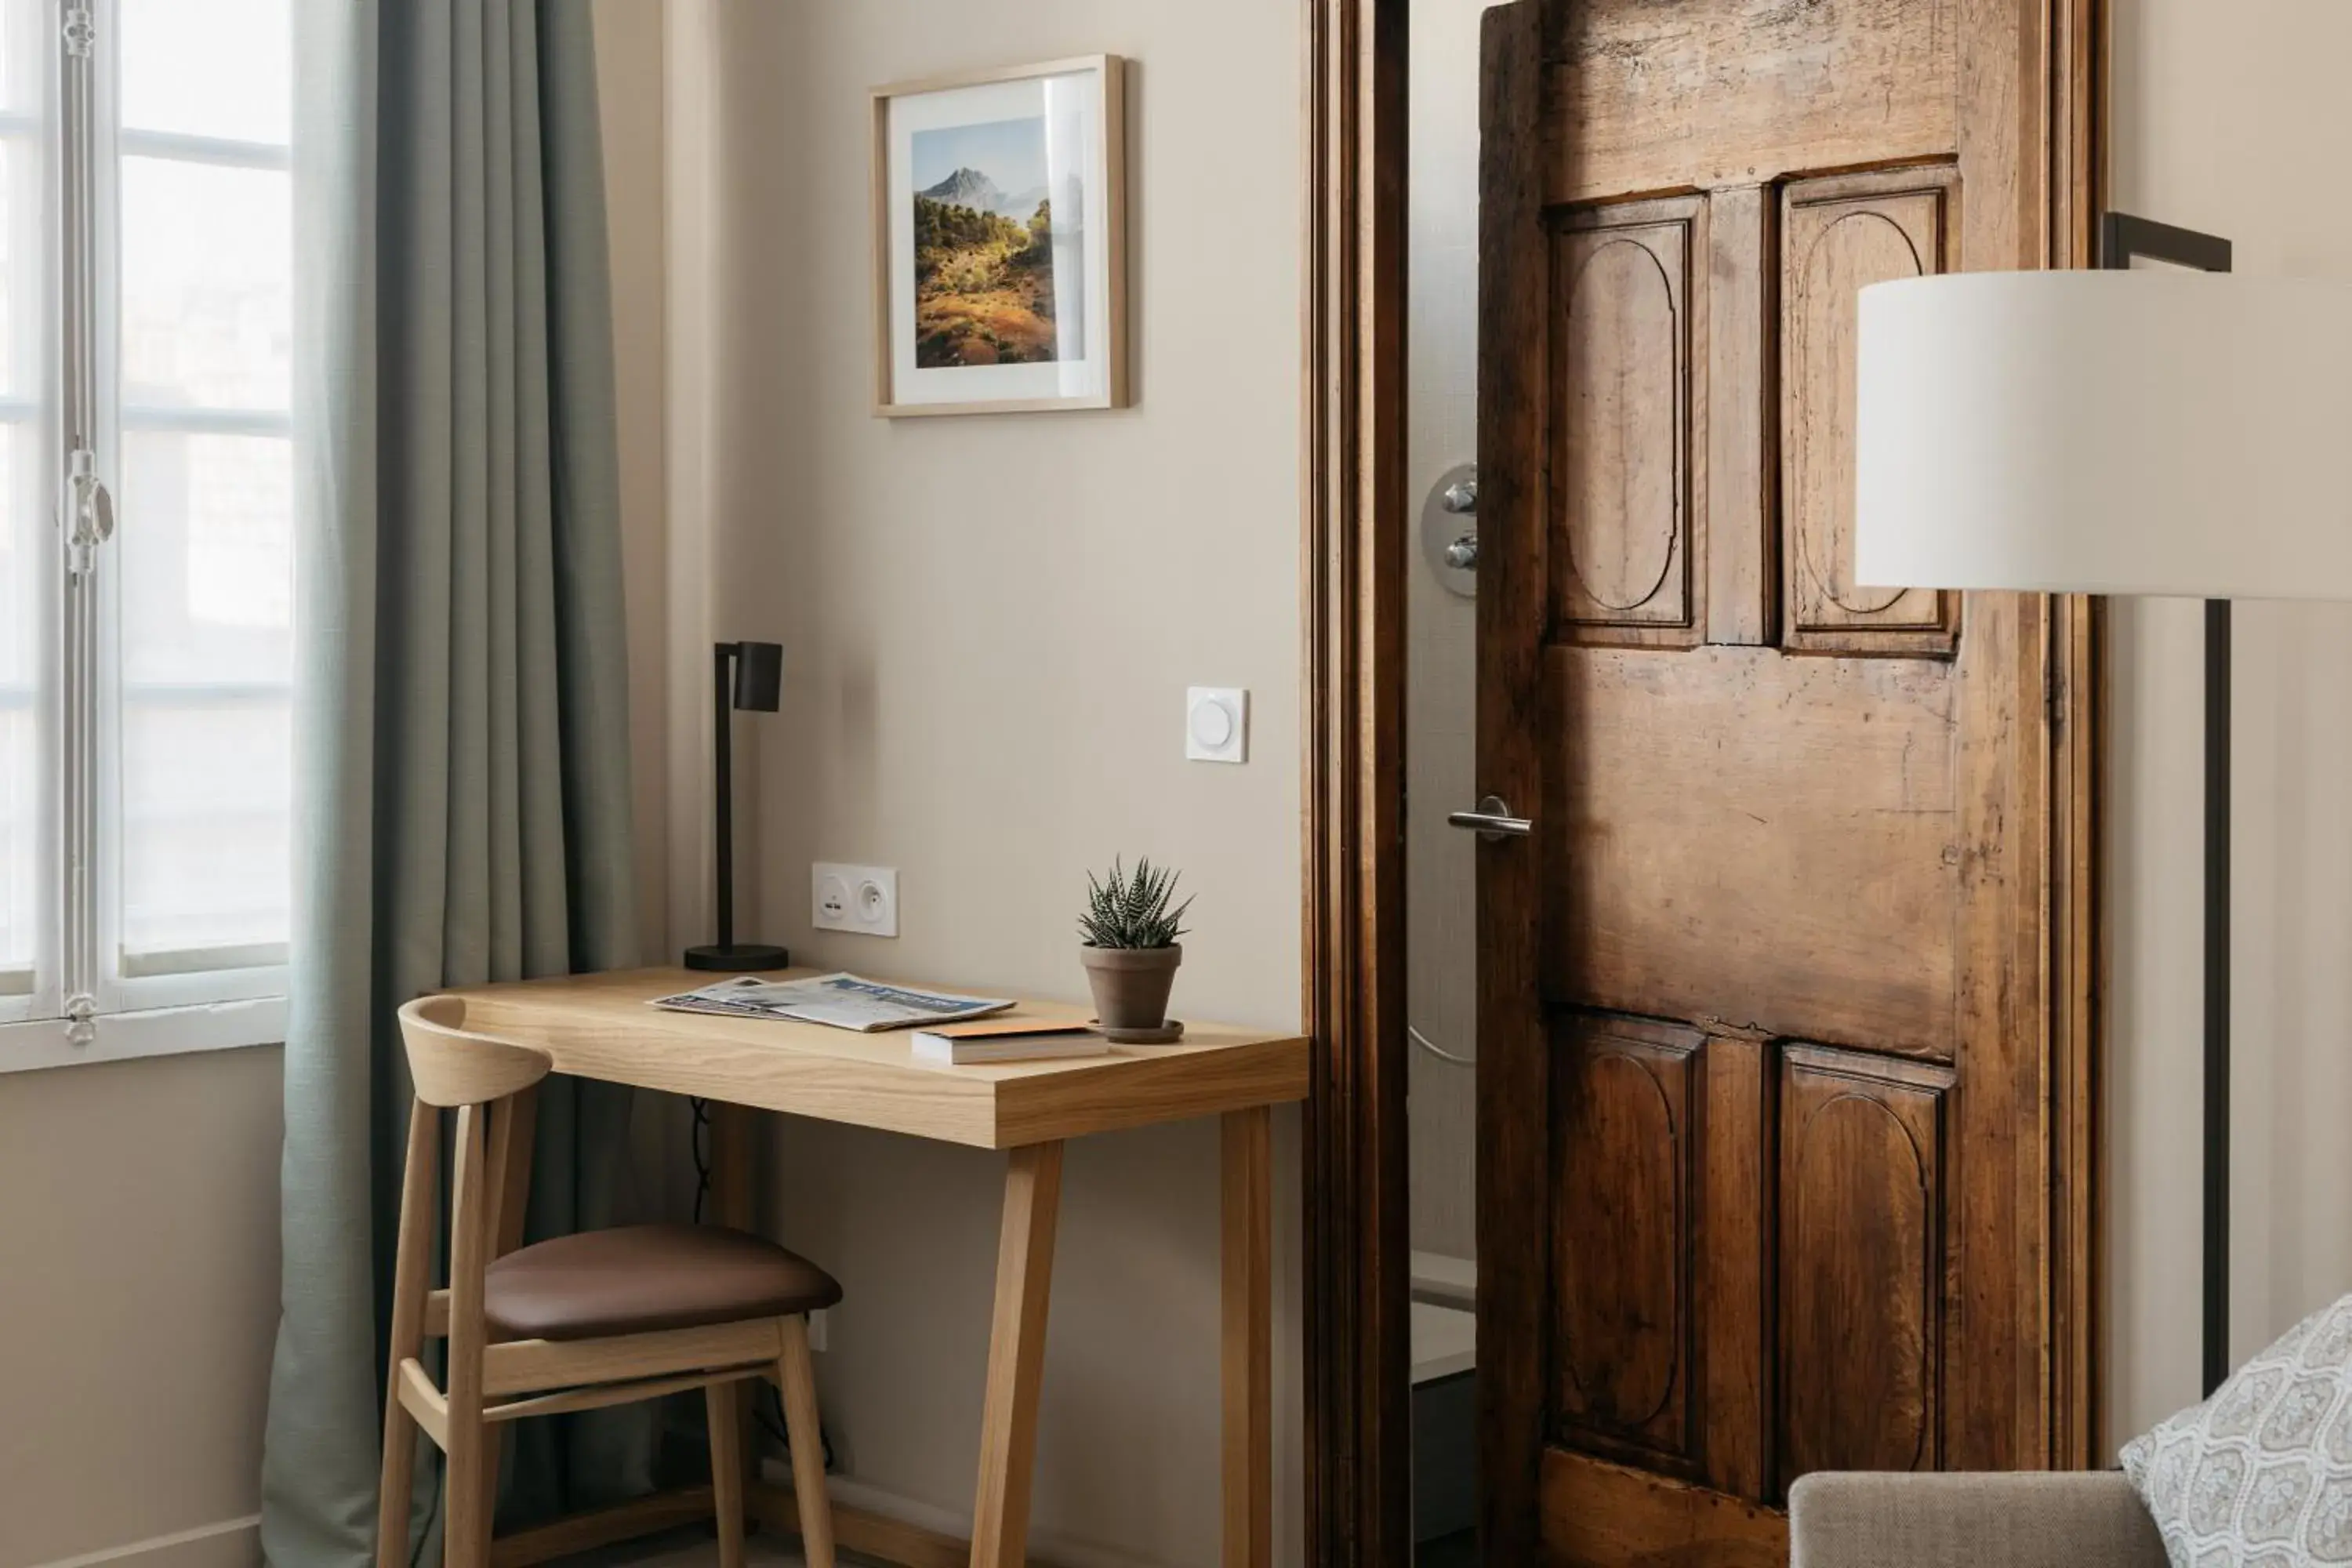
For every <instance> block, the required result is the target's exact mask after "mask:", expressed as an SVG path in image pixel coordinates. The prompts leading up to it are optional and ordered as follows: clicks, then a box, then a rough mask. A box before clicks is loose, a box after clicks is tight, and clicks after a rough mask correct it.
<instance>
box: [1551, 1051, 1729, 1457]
mask: <svg viewBox="0 0 2352 1568" xmlns="http://www.w3.org/2000/svg"><path fill="white" fill-rule="evenodd" d="M1563 1033H1564V1036H1565V1038H1564V1041H1563V1045H1562V1049H1561V1060H1560V1063H1559V1081H1560V1083H1561V1086H1562V1089H1563V1092H1562V1093H1561V1094H1560V1095H1559V1097H1558V1098H1557V1100H1555V1101H1554V1103H1553V1115H1554V1117H1555V1121H1554V1124H1553V1130H1552V1147H1553V1149H1554V1150H1555V1151H1556V1152H1557V1155H1558V1158H1559V1163H1560V1173H1561V1174H1560V1178H1559V1180H1560V1182H1561V1184H1563V1187H1564V1188H1565V1189H1568V1190H1563V1191H1561V1192H1560V1194H1559V1201H1557V1202H1555V1203H1554V1205H1552V1247H1553V1266H1552V1267H1553V1277H1554V1278H1555V1279H1558V1280H1559V1297H1558V1301H1557V1309H1558V1311H1559V1326H1558V1328H1557V1330H1556V1331H1555V1332H1556V1336H1557V1338H1556V1342H1557V1343H1558V1345H1559V1377H1560V1385H1559V1394H1558V1396H1557V1397H1558V1400H1559V1415H1560V1420H1561V1423H1562V1425H1563V1426H1564V1427H1566V1428H1569V1429H1571V1430H1574V1431H1577V1432H1580V1433H1581V1434H1582V1435H1583V1436H1585V1437H1586V1438H1587V1439H1588V1440H1589V1441H1590V1443H1591V1445H1592V1446H1593V1447H1599V1448H1601V1449H1603V1450H1614V1449H1620V1448H1632V1449H1636V1450H1643V1451H1646V1452H1647V1453H1649V1454H1650V1455H1651V1456H1653V1457H1654V1458H1655V1459H1656V1460H1657V1461H1658V1462H1659V1463H1660V1464H1661V1465H1663V1466H1665V1467H1667V1468H1674V1469H1675V1470H1677V1471H1681V1470H1690V1469H1695V1465H1694V1464H1693V1461H1695V1459H1696V1454H1695V1453H1694V1451H1693V1449H1692V1446H1691V1443H1690V1430H1691V1426H1690V1405H1691V1394H1692V1386H1693V1378H1692V1373H1691V1368H1692V1364H1693V1362H1694V1361H1695V1359H1696V1357H1695V1355H1694V1351H1695V1349H1696V1347H1695V1344H1694V1339H1693V1333H1692V1315H1691V1303H1690V1284H1689V1273H1690V1268H1691V1263H1690V1259H1691V1257H1692V1254H1693V1251H1694V1245H1693V1244H1694V1242H1695V1239H1696V1238H1695V1237H1693V1236H1692V1234H1691V1215H1692V1209H1693V1204H1692V1192H1691V1189H1692V1186H1693V1185H1694V1182H1693V1176H1694V1174H1695V1172H1696V1166H1697V1163H1698V1159H1699V1151H1700V1141H1701V1137H1702V1130H1701V1127H1700V1124H1699V1120H1698V1115H1697V1111H1698V1108H1699V1105H1700V1103H1701V1099H1702V1094H1701V1090H1700V1087H1699V1073H1700V1068H1701V1066H1702V1059H1701V1055H1700V1049H1701V1046H1702V1044H1703V1042H1704V1040H1705V1037H1704V1036H1702V1035H1700V1034H1698V1033H1697V1032H1696V1030H1692V1029H1686V1028H1678V1027H1675V1026H1672V1025H1659V1024H1655V1023H1652V1022H1649V1021H1646V1020H1641V1019H1608V1018H1591V1019H1580V1020H1577V1021H1575V1022H1572V1023H1570V1024H1569V1025H1568V1026H1567V1027H1566V1028H1565V1030H1564V1031H1563Z"/></svg>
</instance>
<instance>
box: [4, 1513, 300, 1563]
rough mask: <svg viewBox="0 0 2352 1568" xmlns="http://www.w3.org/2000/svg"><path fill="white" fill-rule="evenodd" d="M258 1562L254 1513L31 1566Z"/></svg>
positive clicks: (256, 1516)
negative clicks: (241, 1517)
mask: <svg viewBox="0 0 2352 1568" xmlns="http://www.w3.org/2000/svg"><path fill="white" fill-rule="evenodd" d="M260 1561H261V1516H260V1515H259V1514H249V1515H247V1517H245V1518H243V1519H225V1520H222V1521H220V1522H219V1523H217V1524H200V1525H197V1526H196V1527H195V1528H194V1529H193V1530H175V1531H172V1533H170V1534H169V1535H151V1536H149V1537H148V1538H147V1539H146V1540H144V1541H133V1542H127V1543H126V1544H124V1545H121V1546H110V1547H107V1548H105V1549H104V1550H102V1551H99V1552H83V1553H82V1554H81V1555H80V1556H79V1557H60V1558H58V1559H57V1560H56V1561H54V1562H50V1563H37V1564H35V1565H34V1568H100V1564H101V1563H104V1564H109V1565H112V1564H116V1563H121V1564H123V1565H125V1568H256V1565H257V1563H260Z"/></svg>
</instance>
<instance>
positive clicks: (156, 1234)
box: [0, 1047, 279, 1568]
mask: <svg viewBox="0 0 2352 1568" xmlns="http://www.w3.org/2000/svg"><path fill="white" fill-rule="evenodd" d="M278 1102H279V1071H278V1050H277V1048H276V1047H267V1048H261V1049H254V1050H239V1051H219V1052H214V1053H211V1054H208V1055H202V1056H185V1057H163V1058H155V1059H152V1060H148V1061H130V1062H119V1063H111V1064H109V1065H106V1066H102V1067H85V1068H54V1069H52V1070H49V1071H45V1072H20V1073H10V1074H5V1075H0V1568H29V1565H31V1564H36V1563H59V1562H62V1561H65V1560H68V1559H74V1558H81V1557H86V1556H89V1555H91V1554H101V1555H103V1556H104V1557H106V1558H108V1559H112V1560H120V1561H123V1562H135V1563H139V1564H141V1565H142V1568H232V1565H235V1564H238V1563H249V1562H252V1561H254V1560H255V1558H256V1556H257V1552H258V1547H257V1542H256V1539H255V1535H254V1529H253V1525H254V1516H255V1515H256V1514H257V1511H258V1510H259V1508H260V1496H261V1479H260V1465H261V1418H262V1411H263V1406H264V1402H265V1393H266V1388H267V1384H268V1372H269V1351H270V1344H271V1342H272V1341H273V1339H274V1338H275V1336H276V1334H277V1330H278V1144H279V1110H278Z"/></svg>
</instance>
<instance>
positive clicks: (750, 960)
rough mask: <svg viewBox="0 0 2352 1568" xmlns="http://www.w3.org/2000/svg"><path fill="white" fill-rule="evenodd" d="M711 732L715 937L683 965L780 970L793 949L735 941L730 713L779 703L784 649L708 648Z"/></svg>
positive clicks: (757, 645)
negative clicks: (715, 846)
mask: <svg viewBox="0 0 2352 1568" xmlns="http://www.w3.org/2000/svg"><path fill="white" fill-rule="evenodd" d="M710 652H711V661H710V668H711V690H710V695H711V716H710V717H711V733H712V736H713V740H714V745H715V748H716V755H715V756H714V757H713V759H712V763H713V777H712V783H713V784H715V786H716V789H715V794H716V796H717V799H716V800H715V802H714V803H713V815H712V821H713V823H714V824H715V825H716V826H717V829H718V831H717V835H716V837H717V839H718V873H719V874H718V879H717V880H718V885H719V940H718V941H717V942H713V943H711V944H710V945H709V946H707V947H689V948H688V949H687V950H686V966H687V967H688V969H701V970H709V971H711V972H713V973H730V974H740V973H751V972H752V971H756V970H762V969H783V968H786V967H788V966H789V965H790V964H791V963H792V962H793V957H792V954H791V953H789V952H786V951H784V949H782V948H781V947H776V946H773V945H772V944H770V943H768V942H740V943H739V942H736V940H735V714H736V712H737V710H740V711H743V712H746V713H773V712H774V711H775V710H777V708H779V707H780V706H782V695H783V684H784V650H783V647H782V645H781V644H779V643H772V642H723V643H717V644H714V645H713V646H712V647H711V650H710Z"/></svg>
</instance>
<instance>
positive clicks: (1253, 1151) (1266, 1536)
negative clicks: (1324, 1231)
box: [1223, 1106, 1274, 1568]
mask: <svg viewBox="0 0 2352 1568" xmlns="http://www.w3.org/2000/svg"><path fill="white" fill-rule="evenodd" d="M1223 1187H1224V1204H1223V1207H1224V1298H1225V1301H1224V1307H1225V1310H1224V1375H1223V1394H1224V1401H1223V1402H1224V1448H1225V1454H1224V1515H1225V1529H1224V1536H1225V1552H1224V1565H1225V1568H1270V1565H1271V1564H1272V1563H1273V1562H1274V1121H1273V1118H1272V1115H1271V1113H1269V1112H1268V1111H1267V1110H1266V1109H1265V1107H1264V1106H1259V1107H1257V1108H1255V1109H1254V1110H1229V1111H1227V1112H1226V1113H1225V1124H1224V1181H1223Z"/></svg>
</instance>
